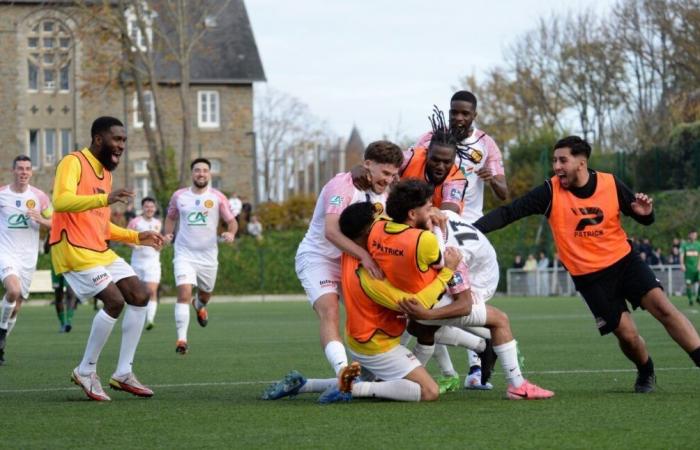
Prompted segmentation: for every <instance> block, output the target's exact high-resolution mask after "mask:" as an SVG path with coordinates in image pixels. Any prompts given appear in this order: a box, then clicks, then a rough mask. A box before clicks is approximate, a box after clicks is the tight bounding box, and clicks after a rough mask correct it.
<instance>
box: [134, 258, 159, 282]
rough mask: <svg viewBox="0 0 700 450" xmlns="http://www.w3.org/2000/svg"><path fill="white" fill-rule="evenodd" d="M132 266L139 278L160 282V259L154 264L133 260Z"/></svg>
mask: <svg viewBox="0 0 700 450" xmlns="http://www.w3.org/2000/svg"><path fill="white" fill-rule="evenodd" d="M131 267H132V268H133V269H134V272H136V276H137V277H139V280H141V281H143V282H144V283H160V276H161V270H160V261H156V262H154V263H153V264H144V263H141V264H134V263H133V262H132V263H131Z"/></svg>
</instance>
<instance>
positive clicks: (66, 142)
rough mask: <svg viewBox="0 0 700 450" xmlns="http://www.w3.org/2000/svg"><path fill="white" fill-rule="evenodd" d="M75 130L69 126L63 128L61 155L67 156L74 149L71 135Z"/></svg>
mask: <svg viewBox="0 0 700 450" xmlns="http://www.w3.org/2000/svg"><path fill="white" fill-rule="evenodd" d="M72 134H73V131H72V130H70V129H67V128H64V129H63V130H61V157H64V156H66V155H67V154H68V153H70V152H71V151H72V149H71V137H72V136H71V135H72Z"/></svg>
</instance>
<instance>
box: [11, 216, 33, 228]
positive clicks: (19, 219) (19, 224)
mask: <svg viewBox="0 0 700 450" xmlns="http://www.w3.org/2000/svg"><path fill="white" fill-rule="evenodd" d="M7 228H11V229H13V230H18V229H26V228H29V217H28V216H25V215H24V214H12V215H11V216H10V217H8V218H7Z"/></svg>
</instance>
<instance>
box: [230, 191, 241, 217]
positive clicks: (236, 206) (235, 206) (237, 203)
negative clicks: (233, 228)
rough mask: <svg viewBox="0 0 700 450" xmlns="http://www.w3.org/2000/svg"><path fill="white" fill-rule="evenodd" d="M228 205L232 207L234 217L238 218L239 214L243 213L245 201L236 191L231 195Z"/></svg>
mask: <svg viewBox="0 0 700 450" xmlns="http://www.w3.org/2000/svg"><path fill="white" fill-rule="evenodd" d="M228 206H229V208H231V212H232V213H233V217H235V218H236V220H238V215H239V214H240V213H241V208H243V202H242V201H241V199H240V198H238V195H237V194H236V193H235V192H234V193H233V194H231V197H230V198H229V199H228Z"/></svg>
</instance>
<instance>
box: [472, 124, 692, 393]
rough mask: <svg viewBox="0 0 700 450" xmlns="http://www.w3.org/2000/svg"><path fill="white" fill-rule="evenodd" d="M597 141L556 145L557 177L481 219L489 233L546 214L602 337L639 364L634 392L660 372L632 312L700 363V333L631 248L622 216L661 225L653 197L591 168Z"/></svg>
mask: <svg viewBox="0 0 700 450" xmlns="http://www.w3.org/2000/svg"><path fill="white" fill-rule="evenodd" d="M590 156H591V146H590V145H589V144H588V142H586V141H585V140H583V139H581V138H580V137H578V136H569V137H566V138H564V139H561V140H559V141H558V142H557V143H556V144H555V145H554V156H553V160H552V168H553V170H554V176H553V177H552V178H550V179H549V180H546V181H545V183H544V184H543V185H541V186H539V187H537V188H535V189H533V190H532V191H530V192H528V193H527V194H525V195H523V196H522V197H520V198H518V199H516V200H515V201H513V202H512V203H511V204H509V205H505V206H502V207H500V208H497V209H495V210H493V211H491V212H490V213H489V214H487V215H485V216H484V217H482V218H481V219H479V220H478V221H476V222H475V223H474V226H475V227H477V228H478V229H479V230H481V231H482V232H484V233H488V232H490V231H493V230H498V229H500V228H503V227H504V226H506V225H508V224H509V223H512V222H514V221H516V220H518V219H520V218H523V217H526V216H530V215H533V214H543V215H545V216H546V217H547V219H548V221H549V226H550V228H551V229H552V235H553V237H554V242H555V244H556V247H557V251H558V254H559V258H560V259H561V261H562V262H563V264H564V266H565V267H566V269H567V270H568V271H569V273H570V274H571V276H572V278H573V281H574V285H575V286H576V290H578V291H579V292H580V293H581V295H582V296H583V299H584V300H585V301H586V304H587V305H588V307H589V309H590V310H591V313H592V314H593V316H594V318H595V321H596V325H597V326H598V331H599V332H600V334H601V335H605V334H609V333H613V334H614V335H615V337H617V340H618V344H619V345H620V349H621V350H622V352H623V353H624V354H625V356H626V357H627V358H628V359H629V360H630V361H632V362H633V363H634V364H635V365H636V366H637V379H636V381H635V384H634V390H635V392H638V393H647V392H652V391H653V390H654V389H655V384H656V376H655V374H654V364H653V362H652V360H651V358H650V357H649V353H648V351H647V348H646V344H645V343H644V340H643V339H642V338H641V336H640V335H639V332H638V331H637V327H636V325H635V323H634V320H633V319H632V316H631V315H630V312H629V309H628V307H627V303H626V302H625V300H626V301H627V302H629V303H630V305H632V307H633V308H634V309H637V308H639V307H640V306H641V307H642V309H645V310H647V311H649V312H650V313H651V315H652V316H654V318H656V319H657V320H658V321H659V322H661V323H662V324H663V326H664V327H665V328H666V331H667V332H668V334H669V335H670V336H671V337H672V338H673V340H675V341H676V343H678V345H679V346H680V347H681V348H683V350H685V351H686V352H687V353H688V355H689V356H690V358H691V359H692V360H693V362H694V363H695V365H696V366H699V367H700V337H698V333H697V331H696V330H695V328H693V325H692V324H691V323H690V321H689V320H688V319H687V318H686V317H685V316H684V315H683V314H682V313H681V312H680V311H678V309H676V307H675V306H674V305H673V304H672V303H671V302H670V301H669V300H668V297H666V294H665V293H664V291H663V289H662V287H661V283H660V282H659V280H657V279H656V277H655V276H654V272H652V271H651V269H650V268H649V266H647V265H646V264H645V263H644V262H643V261H642V259H641V258H640V256H639V253H638V252H637V251H636V250H635V249H633V248H632V246H631V245H630V243H629V241H628V240H627V235H626V233H625V231H624V229H623V228H622V224H621V222H620V213H622V214H624V215H626V216H629V217H631V218H633V219H634V220H635V221H637V222H639V223H641V224H642V225H651V224H652V223H653V222H654V210H653V204H652V203H653V202H652V199H651V198H649V197H648V196H647V195H645V194H642V193H637V194H635V193H633V192H632V191H631V190H630V189H629V188H628V187H627V186H625V185H624V184H623V183H622V181H620V180H619V179H617V177H615V176H614V175H612V174H608V173H603V172H596V171H594V170H591V169H589V168H588V159H589V158H590Z"/></svg>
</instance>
